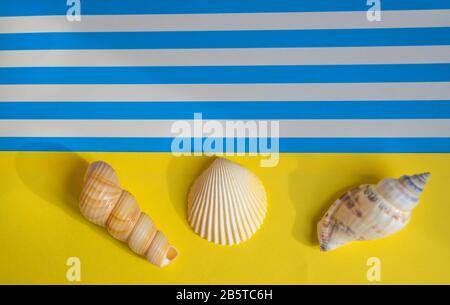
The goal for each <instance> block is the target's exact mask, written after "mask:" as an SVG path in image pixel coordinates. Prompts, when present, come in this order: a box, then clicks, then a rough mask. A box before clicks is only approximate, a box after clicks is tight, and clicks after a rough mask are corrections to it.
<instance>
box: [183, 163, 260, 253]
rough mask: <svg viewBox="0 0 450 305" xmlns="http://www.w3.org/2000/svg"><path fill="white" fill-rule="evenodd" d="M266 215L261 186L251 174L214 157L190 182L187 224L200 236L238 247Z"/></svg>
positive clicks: (240, 167) (238, 166)
mask: <svg viewBox="0 0 450 305" xmlns="http://www.w3.org/2000/svg"><path fill="white" fill-rule="evenodd" d="M266 212H267V198H266V192H265V190H264V186H263V185H262V183H261V181H260V180H259V179H258V177H256V176H255V175H254V174H253V173H252V172H250V171H249V170H247V169H246V168H244V167H242V166H240V165H238V164H236V163H234V162H231V161H229V160H227V159H224V158H217V159H216V160H214V162H213V163H212V164H211V166H210V167H209V168H208V169H206V170H205V171H204V172H203V173H202V174H201V175H200V176H199V177H198V178H197V179H196V180H195V181H194V183H193V185H192V187H191V190H190V192H189V196H188V222H189V224H190V225H191V227H192V228H193V229H194V231H195V232H196V233H197V234H199V235H200V236H201V237H203V238H205V239H207V240H208V241H212V242H214V243H216V244H220V245H234V244H239V243H241V242H243V241H245V240H247V239H249V238H250V237H252V236H253V234H255V232H256V231H257V230H258V229H259V228H260V226H261V225H262V223H263V221H264V218H265V216H266Z"/></svg>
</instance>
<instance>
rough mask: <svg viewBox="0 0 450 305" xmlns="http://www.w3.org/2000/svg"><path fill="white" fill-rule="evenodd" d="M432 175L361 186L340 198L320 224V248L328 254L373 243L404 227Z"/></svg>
mask: <svg viewBox="0 0 450 305" xmlns="http://www.w3.org/2000/svg"><path fill="white" fill-rule="evenodd" d="M429 176H430V174H429V173H423V174H418V175H413V176H406V175H405V176H402V177H400V178H399V179H384V180H382V181H380V182H379V183H378V184H377V185H361V186H359V187H356V188H354V189H351V190H350V191H348V192H347V193H345V194H344V195H343V196H341V197H340V198H339V199H338V200H337V201H336V202H335V203H334V204H333V205H332V206H331V207H330V208H329V210H328V211H327V212H326V214H325V215H324V216H323V218H322V219H321V220H320V222H319V223H318V225H317V227H318V237H319V242H320V249H321V250H322V251H329V250H333V249H336V248H338V247H341V246H343V245H345V244H347V243H349V242H351V241H354V240H373V239H378V238H382V237H385V236H388V235H390V234H393V233H395V232H397V231H399V230H401V229H402V228H403V227H405V226H406V225H407V224H408V222H409V220H410V217H411V210H412V209H413V208H414V207H415V206H416V205H417V203H418V201H419V196H420V194H421V193H422V191H423V189H424V187H425V184H426V182H427V180H428V178H429Z"/></svg>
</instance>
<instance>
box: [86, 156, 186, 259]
mask: <svg viewBox="0 0 450 305" xmlns="http://www.w3.org/2000/svg"><path fill="white" fill-rule="evenodd" d="M79 206H80V211H81V213H82V214H83V215H84V217H86V218H87V219H89V220H90V221H91V222H93V223H95V224H98V225H100V226H102V227H106V229H107V230H108V232H109V233H110V234H111V235H112V236H114V237H115V238H117V239H118V240H121V241H123V242H127V243H128V245H129V247H130V248H131V250H133V251H134V252H135V253H137V254H139V255H141V256H145V257H147V259H148V260H149V261H150V262H151V263H152V264H154V265H156V266H159V267H163V266H165V265H167V264H169V263H171V262H172V261H173V260H174V259H175V258H176V257H177V256H178V251H177V250H176V249H175V247H173V246H171V245H170V244H169V243H168V241H167V239H166V238H165V236H164V235H163V233H161V232H160V231H158V230H157V229H156V227H155V225H154V223H153V220H152V219H151V218H150V217H149V216H148V215H147V214H145V213H142V212H141V210H140V208H139V205H138V203H137V201H136V199H135V198H134V197H133V195H131V194H130V193H129V192H127V191H126V190H123V189H122V188H121V187H120V184H119V180H118V178H117V175H116V173H115V171H114V169H113V168H112V167H111V166H110V165H108V164H107V163H105V162H103V161H97V162H94V163H91V164H90V165H89V167H88V169H87V171H86V174H85V176H84V185H83V190H82V191H81V195H80V205H79Z"/></svg>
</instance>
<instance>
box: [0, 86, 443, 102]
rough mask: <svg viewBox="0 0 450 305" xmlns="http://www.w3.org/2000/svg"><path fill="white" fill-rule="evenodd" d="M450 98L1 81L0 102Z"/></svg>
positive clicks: (367, 89) (399, 92)
mask: <svg viewBox="0 0 450 305" xmlns="http://www.w3.org/2000/svg"><path fill="white" fill-rule="evenodd" d="M361 100H367V101H376V100H450V82H436V83H432V82H430V83H336V84H225V85H0V102H21V101H24V102H27V101H43V102H62V101H67V102H70V101H75V102H76V101H111V102H114V101H117V102H120V101H137V102H140V101H142V102H144V101H148V102H152V101H230V102H232V101H361Z"/></svg>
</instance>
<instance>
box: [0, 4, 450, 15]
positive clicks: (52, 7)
mask: <svg viewBox="0 0 450 305" xmlns="http://www.w3.org/2000/svg"><path fill="white" fill-rule="evenodd" d="M67 8H68V6H67V5H66V1H56V0H20V1H14V0H1V1H0V16H28V15H65V14H66V11H67ZM368 8H369V6H367V5H366V1H365V0H320V1H311V0H310V1H301V0H189V1H186V0H160V1H157V0H151V1H142V0H127V1H124V0H108V1H98V0H82V1H81V9H82V11H81V13H82V14H83V15H102V14H189V13H261V12H302V11H308V12H321V11H365V10H367V9H368ZM381 8H382V9H383V10H423V9H447V8H450V2H449V1H448V0H408V1H406V0H383V1H382V7H381Z"/></svg>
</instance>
